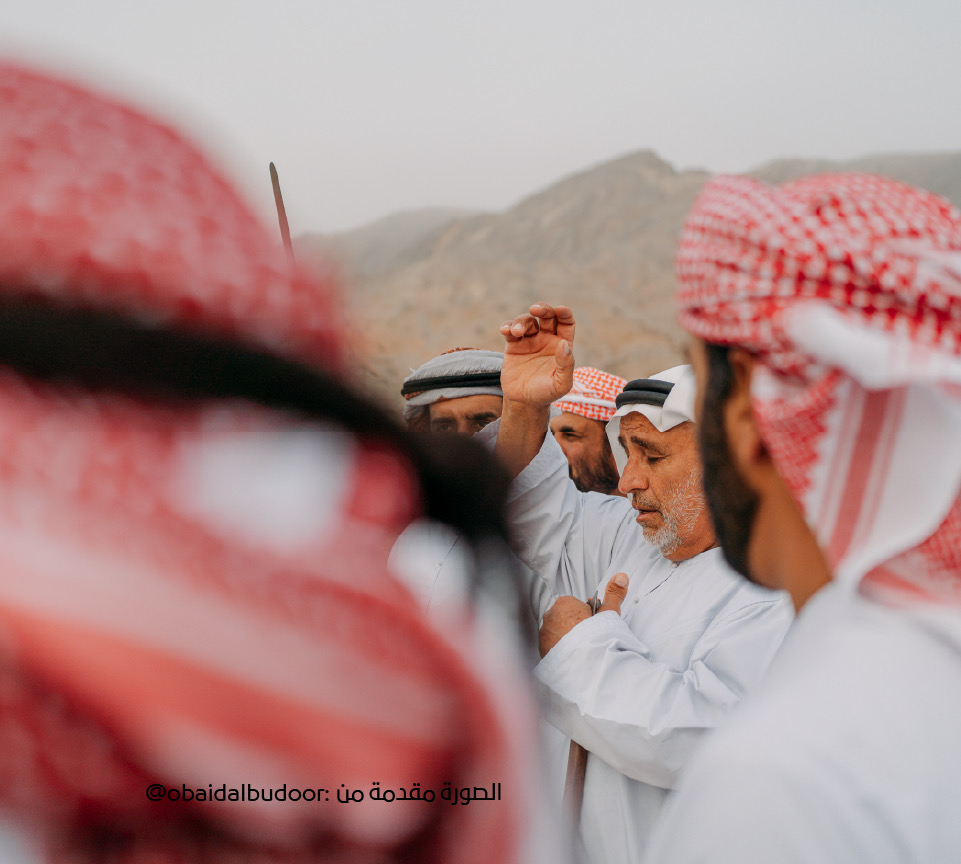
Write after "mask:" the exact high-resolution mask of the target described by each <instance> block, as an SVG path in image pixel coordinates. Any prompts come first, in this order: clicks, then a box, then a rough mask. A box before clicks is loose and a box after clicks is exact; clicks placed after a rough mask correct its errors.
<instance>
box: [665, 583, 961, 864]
mask: <svg viewBox="0 0 961 864" xmlns="http://www.w3.org/2000/svg"><path fill="white" fill-rule="evenodd" d="M959 730H961V611H959V610H950V609H940V608H933V607H928V608H927V609H924V608H917V609H912V610H907V609H903V610H895V609H891V608H886V607H884V606H881V605H879V604H877V603H875V602H872V601H870V600H867V599H865V598H863V597H860V596H858V595H854V596H851V595H850V594H849V593H847V592H846V591H845V590H844V589H841V588H839V587H838V586H835V585H831V586H828V587H827V588H824V589H822V590H821V591H820V592H819V593H818V594H816V595H815V596H814V597H813V598H812V599H811V600H809V601H808V603H807V605H806V606H805V607H804V609H803V610H802V613H801V615H800V616H799V617H798V622H797V624H796V626H795V627H794V628H793V629H792V631H791V633H790V634H789V636H788V638H787V639H786V640H785V643H784V646H783V648H782V651H781V652H780V654H779V655H778V657H777V659H776V661H775V662H774V664H773V665H772V667H771V670H770V674H769V675H768V676H767V677H766V678H765V680H764V682H763V683H762V685H761V686H760V687H758V688H757V689H756V690H755V691H754V692H753V693H752V694H751V698H750V699H748V700H747V701H746V702H745V703H744V705H743V706H741V708H740V709H739V710H738V712H737V713H736V715H735V716H734V717H733V718H732V719H731V722H730V723H729V724H727V725H726V726H725V727H724V728H723V729H721V730H719V731H718V733H717V735H715V736H714V737H712V738H711V740H710V741H708V742H707V744H706V745H705V747H704V748H702V749H701V750H700V751H699V752H698V754H697V756H696V757H695V759H694V760H692V763H691V765H690V768H689V770H687V771H686V772H685V774H684V776H683V777H682V779H681V783H680V787H679V790H678V792H677V794H676V797H675V798H674V799H673V800H672V801H671V802H670V804H669V806H668V808H667V809H666V810H665V814H664V817H663V819H662V821H661V824H660V825H659V827H658V830H657V832H656V835H655V837H654V839H653V841H652V844H651V847H650V849H649V856H648V859H647V860H648V861H649V862H650V864H693V862H718V864H735V862H736V864H768V862H771V861H777V862H780V864H792V862H797V864H802V862H803V864H808V862H812V861H830V862H832V864H855V862H857V864H895V862H897V864H908V862H912V864H921V862H924V864H954V862H957V861H959V860H961V819H959V818H958V801H959V800H961V733H959Z"/></svg>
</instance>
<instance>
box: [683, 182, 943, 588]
mask: <svg viewBox="0 0 961 864" xmlns="http://www.w3.org/2000/svg"><path fill="white" fill-rule="evenodd" d="M677 266H678V279H679V293H678V299H679V303H680V310H681V311H680V319H681V323H682V324H683V325H684V327H685V328H686V329H688V330H689V331H690V332H691V333H693V334H694V335H696V336H698V337H700V338H701V339H703V340H705V341H706V342H710V343H716V344H722V345H738V346H741V347H743V348H745V349H747V350H748V351H750V352H752V353H753V354H755V355H756V356H757V357H758V358H759V359H760V361H761V365H760V366H759V368H758V370H757V374H756V375H755V378H754V381H753V383H752V399H753V404H754V410H755V414H756V416H757V419H758V422H759V426H760V429H761V434H762V437H763V439H764V442H765V444H766V446H767V447H768V449H769V450H770V452H771V454H772V457H773V458H774V460H775V464H776V465H777V467H778V469H779V471H780V473H781V474H782V476H783V477H784V478H785V480H786V481H787V483H788V485H789V486H790V488H791V490H792V492H793V493H794V495H795V496H796V498H797V500H798V502H799V503H800V505H801V507H802V510H803V512H804V513H805V515H806V518H807V520H808V522H809V523H810V524H811V526H812V527H813V529H814V530H815V533H816V535H817V537H818V541H819V543H820V545H821V547H822V549H824V550H825V552H826V553H827V557H828V561H829V564H830V565H831V567H832V569H833V570H834V573H835V578H836V579H837V580H839V581H841V582H843V583H846V584H849V585H854V584H858V583H862V582H863V584H864V585H865V586H868V585H871V586H874V587H877V586H885V587H886V588H889V589H891V588H893V589H897V590H898V591H899V592H900V596H902V597H903V596H915V597H919V596H920V597H923V598H927V599H940V600H943V601H946V602H951V603H961V499H959V490H961V213H959V212H958V210H957V209H956V208H954V207H952V206H951V204H950V203H949V202H947V201H945V200H944V199H943V198H939V197H937V196H935V195H932V194H930V193H928V192H925V191H923V190H920V189H914V188H912V187H910V186H906V185H904V184H901V183H897V182H894V181H892V180H887V179H884V178H881V177H875V176H870V175H826V176H820V177H812V178H809V179H805V180H801V181H798V182H794V183H788V184H785V185H783V186H780V187H770V186H766V185H764V184H762V183H758V182H756V181H754V180H751V179H748V178H744V177H719V178H717V179H715V180H713V181H712V182H710V183H708V184H707V186H706V187H705V188H704V190H703V191H702V193H701V195H700V197H699V198H698V200H697V202H696V203H695V205H694V208H693V210H692V211H691V213H690V215H689V217H688V219H687V223H686V225H685V227H684V231H683V234H682V237H681V242H680V247H679V252H678V265H677Z"/></svg>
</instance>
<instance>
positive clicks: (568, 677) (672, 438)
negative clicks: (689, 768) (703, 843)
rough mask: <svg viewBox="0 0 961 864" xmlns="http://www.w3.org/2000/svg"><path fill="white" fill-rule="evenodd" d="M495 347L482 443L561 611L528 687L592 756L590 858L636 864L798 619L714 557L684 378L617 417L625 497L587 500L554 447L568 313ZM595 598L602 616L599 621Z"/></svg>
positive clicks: (674, 378)
mask: <svg viewBox="0 0 961 864" xmlns="http://www.w3.org/2000/svg"><path fill="white" fill-rule="evenodd" d="M501 333H502V334H504V336H505V338H506V340H507V348H506V352H505V356H504V364H503V369H502V373H501V386H502V388H503V391H504V406H503V413H502V416H501V420H500V421H499V422H498V423H496V424H491V425H490V426H488V427H487V429H485V430H483V431H482V432H481V433H479V435H478V438H480V439H482V440H483V439H494V438H495V436H496V445H495V450H496V452H497V453H498V455H499V456H501V458H502V459H503V460H505V462H506V463H507V465H508V468H509V469H510V470H511V472H512V473H513V474H514V475H516V479H515V480H514V483H513V486H512V492H511V506H512V512H511V520H512V529H513V532H514V534H515V539H516V546H515V551H516V552H517V554H518V556H519V557H520V558H521V560H522V561H524V563H525V564H527V565H528V566H529V567H530V568H531V569H532V570H533V571H534V572H535V573H536V574H538V576H539V578H540V579H541V580H542V581H544V582H545V583H546V584H547V585H548V587H549V589H550V590H552V591H553V592H554V593H556V594H559V595H564V596H560V597H559V598H558V600H557V602H556V603H555V604H554V605H553V606H552V607H551V608H550V609H549V610H548V611H547V612H546V613H545V614H544V617H543V626H542V627H541V631H540V650H541V655H542V657H543V659H542V660H541V662H540V663H539V664H538V665H537V666H536V668H535V670H534V675H535V678H536V680H537V681H538V682H539V685H540V687H541V688H542V690H543V696H544V702H545V711H546V716H547V719H548V720H549V722H550V723H552V724H553V725H554V726H556V727H557V728H558V729H560V730H561V731H562V732H564V733H565V734H567V735H568V736H570V737H571V738H572V739H574V740H575V741H577V742H578V743H580V744H581V745H583V746H584V747H585V748H586V749H587V751H588V752H589V754H590V755H589V758H588V760H587V768H586V776H585V780H584V794H583V806H582V809H581V812H580V823H579V830H578V841H577V842H578V846H579V849H578V852H579V854H580V855H581V857H582V858H583V859H584V860H590V861H603V862H607V864H618V862H633V861H637V860H638V858H639V857H640V855H641V853H642V852H643V849H644V846H645V844H646V842H647V838H648V836H649V834H650V832H651V829H652V827H653V825H654V823H655V821H656V819H657V816H658V813H659V811H660V809H661V806H662V804H663V801H664V798H665V797H666V795H667V791H668V790H669V789H670V788H671V787H672V785H673V783H674V778H675V776H676V774H677V772H678V770H679V769H680V768H681V766H682V765H683V764H684V763H685V762H686V761H687V759H688V757H689V755H690V753H691V752H692V750H693V749H694V748H695V747H696V746H697V745H698V743H699V742H700V741H701V740H702V738H703V736H704V733H705V732H706V731H707V730H709V729H712V728H713V727H715V726H717V725H718V724H719V723H721V722H722V721H723V720H724V719H725V717H726V716H727V715H728V713H729V712H730V710H731V708H732V707H733V706H734V705H735V704H736V703H737V702H738V701H739V700H740V699H741V697H742V696H743V695H744V693H745V691H746V690H747V689H748V688H749V687H751V686H752V685H753V684H754V683H755V682H756V681H757V680H758V678H759V677H760V676H761V674H762V673H763V671H764V670H765V669H766V667H767V665H768V663H769V662H770V660H771V658H772V657H773V655H774V653H775V651H776V650H777V648H778V646H779V644H780V642H781V639H782V638H783V636H784V633H785V632H786V630H787V628H788V626H789V624H790V621H791V608H790V603H789V602H788V600H787V599H786V597H785V596H784V595H782V594H775V593H771V592H769V591H766V590H763V589H760V588H757V587H756V586H753V585H749V584H747V583H745V582H744V581H743V580H741V579H739V578H738V577H737V575H736V574H734V573H733V572H732V571H731V570H729V569H728V567H727V566H726V565H725V564H724V563H723V561H722V559H721V552H720V549H718V548H715V547H716V543H715V538H714V531H713V528H712V527H711V522H710V517H709V515H708V512H707V508H706V507H705V506H704V500H703V493H702V492H701V489H700V482H699V477H700V464H699V461H698V458H697V449H696V442H695V434H694V429H693V425H694V424H693V423H692V422H690V421H691V420H692V417H693V413H692V411H693V392H694V382H693V377H692V375H691V372H690V370H689V368H688V367H678V368H675V369H672V370H669V372H668V373H665V374H663V375H661V376H659V377H658V379H655V380H654V381H645V382H634V383H635V385H636V387H635V388H634V389H633V392H632V394H631V393H629V395H627V396H623V395H622V397H621V399H619V400H618V401H619V404H620V405H621V406H622V408H623V406H625V405H627V406H629V408H628V410H626V411H622V412H621V416H620V417H619V418H618V419H619V421H620V430H619V431H620V436H619V441H620V445H619V446H621V447H622V448H623V449H625V450H626V452H627V454H628V457H629V458H628V461H627V465H626V468H625V470H624V473H623V475H622V477H621V482H620V488H621V490H622V491H623V492H625V494H627V495H629V499H628V500H624V499H621V498H616V497H613V496H609V495H599V494H596V493H586V494H585V493H581V492H578V491H577V489H576V488H575V486H574V484H573V482H572V481H571V480H570V477H569V476H568V465H567V461H566V460H565V458H564V455H563V453H562V452H561V449H560V447H559V446H558V445H557V442H556V441H555V440H554V438H553V436H551V435H549V434H547V430H548V418H549V409H550V405H551V403H552V402H554V401H556V400H558V399H560V398H561V397H562V396H563V395H564V394H565V393H566V392H567V391H568V389H569V388H570V386H571V379H572V373H573V368H574V358H573V353H572V343H573V338H574V317H573V314H572V313H571V310H570V309H568V308H566V307H563V306H559V307H557V308H556V309H555V308H552V307H550V306H548V305H547V304H537V305H535V306H532V307H531V311H530V314H527V315H522V316H519V317H518V318H516V319H514V320H513V321H510V322H507V323H506V324H504V325H502V326H501ZM628 399H635V400H637V401H634V402H627V401H626V400H628ZM635 511H636V512H635ZM635 521H636V522H637V524H634V523H635ZM638 526H640V527H638ZM625 574H626V575H625ZM595 593H597V594H598V596H603V598H604V603H603V605H601V606H600V609H599V610H598V614H597V615H595V616H593V617H592V616H591V608H590V607H589V606H588V604H587V603H586V602H584V601H585V600H587V598H589V597H591V596H592V595H594V594H595Z"/></svg>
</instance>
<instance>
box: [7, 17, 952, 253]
mask: <svg viewBox="0 0 961 864" xmlns="http://www.w3.org/2000/svg"><path fill="white" fill-rule="evenodd" d="M959 37H961V2H959V0H913V2H910V3H908V2H907V0H897V2H895V0H794V2H784V0H659V2H653V0H630V2H628V0H591V2H582V0H483V2H473V3H470V4H467V3H458V2H456V0H296V2H295V0H287V2H285V0H273V2H271V3H268V2H259V0H164V2H162V3H161V2H148V0H9V2H5V3H4V4H3V6H2V8H0V51H2V53H3V54H5V55H7V56H13V57H15V58H19V59H25V60H28V61H31V62H33V63H35V64H36V63H39V64H42V65H44V66H47V67H52V68H55V69H58V70H66V71H69V72H71V73H74V74H75V75H77V76H79V77H81V78H83V79H85V80H87V81H90V82H93V83H94V84H96V85H97V86H99V87H100V88H101V89H104V88H106V89H109V90H113V91H116V92H120V93H124V94H132V95H133V96H134V97H135V98H136V100H137V101H139V102H140V103H141V104H143V105H145V106H148V107H150V108H152V110H154V111H155V112H158V111H159V112H160V113H161V115H162V116H164V117H166V118H167V119H170V120H173V121H174V122H176V123H178V124H179V125H181V126H186V127H187V128H189V129H190V131H191V132H192V134H193V136H194V137H195V138H198V139H200V140H201V141H202V142H203V143H204V144H205V146H206V147H207V149H213V150H214V151H216V152H217V153H218V154H219V155H220V156H221V157H222V159H224V160H225V161H226V164H227V168H228V172H229V173H230V174H231V175H232V176H233V177H234V178H236V179H238V180H239V181H240V182H241V184H242V186H243V188H244V190H245V191H246V193H247V195H248V197H249V198H250V199H251V201H252V202H253V203H254V205H255V206H256V207H257V209H258V211H259V212H260V213H261V214H262V216H263V218H264V219H270V220H275V215H274V211H273V199H272V196H271V191H270V181H269V177H268V173H267V163H268V162H269V161H271V160H273V161H274V162H275V163H276V164H277V167H278V170H279V172H280V177H281V181H282V185H283V189H284V198H285V201H286V204H287V211H288V215H289V217H290V223H291V230H292V232H293V233H294V234H295V235H296V234H299V233H302V232H304V231H317V230H333V229H338V228H343V227H348V226H353V225H357V224H360V223H363V222H367V221H370V220H373V219H375V218H378V217H380V216H384V215H387V214H388V213H391V212H394V211H397V210H404V209H411V208H418V207H425V206H448V207H467V208H482V209H502V208H504V207H507V206H509V205H510V204H512V203H514V202H515V201H516V200H518V199H519V198H521V197H523V196H525V195H527V194H529V193H531V192H533V191H536V190H537V189H538V188H540V187H542V186H545V185H547V184H549V183H551V182H553V181H554V180H557V179H559V178H560V177H561V176H563V175H565V174H569V173H572V172H574V171H577V170H580V169H582V168H585V167H587V166H589V165H591V164H594V163H597V162H601V161H604V160H606V159H608V158H611V157H613V156H616V155H620V154H622V153H625V152H628V151H631V150H635V149H638V148H653V149H655V150H656V151H657V152H658V153H659V154H660V155H661V156H662V157H664V158H666V159H668V160H669V161H671V162H672V163H674V164H675V165H677V166H678V167H704V168H708V169H711V170H745V169H748V168H751V167H754V166H756V165H758V164H760V163H761V162H764V161H767V160H769V159H772V158H776V157H781V156H824V157H831V158H846V157H853V156H859V155H864V154H867V153H875V152H884V151H894V150H918V151H921V150H954V149H959V148H961V47H959V46H961V42H959Z"/></svg>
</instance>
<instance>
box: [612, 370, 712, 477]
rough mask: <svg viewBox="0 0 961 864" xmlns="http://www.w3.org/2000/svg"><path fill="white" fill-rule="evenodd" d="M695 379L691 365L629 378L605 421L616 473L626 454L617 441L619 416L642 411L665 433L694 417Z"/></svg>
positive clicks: (619, 469)
mask: <svg viewBox="0 0 961 864" xmlns="http://www.w3.org/2000/svg"><path fill="white" fill-rule="evenodd" d="M696 392H697V381H696V379H695V378H694V370H693V369H692V368H691V367H690V366H673V367H671V368H670V369H666V370H665V371H663V372H658V373H657V375H653V376H652V377H650V378H637V379H635V380H634V381H629V382H628V383H627V385H626V386H625V387H624V389H623V390H622V391H621V392H620V393H618V395H617V398H616V400H615V404H616V405H617V410H616V411H615V412H614V416H613V417H611V419H610V421H609V422H608V424H607V437H608V439H609V440H610V442H611V449H612V450H613V451H614V461H615V462H616V463H617V470H618V473H620V474H623V473H624V468H625V466H626V465H627V455H626V454H625V453H624V448H623V447H621V446H620V444H619V443H618V441H617V436H618V435H619V434H620V432H621V417H624V416H625V415H626V414H633V413H635V412H636V413H638V414H643V415H644V416H645V417H647V419H648V420H650V421H651V423H653V424H654V427H655V428H656V429H657V431H658V432H667V430H668V429H673V428H674V427H675V426H680V425H681V423H687V422H688V421H693V420H694V396H695V394H696Z"/></svg>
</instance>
